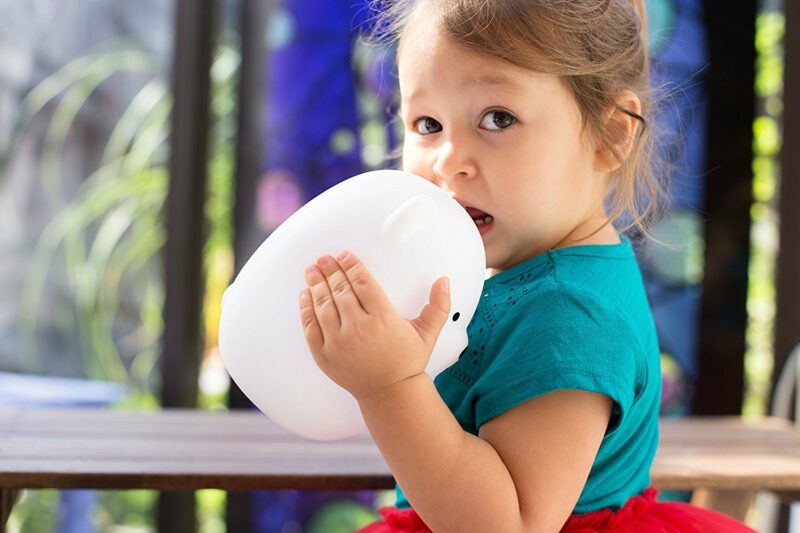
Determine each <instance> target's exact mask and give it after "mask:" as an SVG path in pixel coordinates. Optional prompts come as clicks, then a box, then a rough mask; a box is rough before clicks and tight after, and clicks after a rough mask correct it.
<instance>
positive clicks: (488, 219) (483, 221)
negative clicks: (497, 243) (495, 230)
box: [475, 215, 494, 226]
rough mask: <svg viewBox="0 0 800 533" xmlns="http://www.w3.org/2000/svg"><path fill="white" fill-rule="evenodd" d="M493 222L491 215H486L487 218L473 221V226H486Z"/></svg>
mask: <svg viewBox="0 0 800 533" xmlns="http://www.w3.org/2000/svg"><path fill="white" fill-rule="evenodd" d="M493 220H494V217H493V216H492V215H487V216H485V217H483V218H478V219H475V224H478V225H479V226H480V225H482V224H488V223H490V222H491V221H493Z"/></svg>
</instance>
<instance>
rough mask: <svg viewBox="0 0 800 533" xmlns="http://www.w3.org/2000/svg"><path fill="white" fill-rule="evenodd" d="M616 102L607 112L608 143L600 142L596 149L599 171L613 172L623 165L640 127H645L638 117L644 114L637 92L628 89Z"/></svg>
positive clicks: (595, 162)
mask: <svg viewBox="0 0 800 533" xmlns="http://www.w3.org/2000/svg"><path fill="white" fill-rule="evenodd" d="M614 104H615V105H614V106H613V107H611V108H610V109H609V110H608V111H607V112H606V118H605V128H604V137H605V139H606V143H599V144H598V145H597V148H596V150H595V158H594V170H595V172H599V173H607V172H612V171H614V170H616V169H618V168H619V167H620V166H621V165H622V162H623V161H625V159H627V158H628V154H630V152H631V149H632V148H633V142H634V140H635V139H636V137H637V135H639V131H640V128H643V127H644V124H641V123H640V121H639V119H638V118H637V116H640V115H641V114H642V103H641V101H640V100H639V97H638V96H636V93H634V92H633V91H631V90H628V89H626V90H624V91H622V93H620V94H619V96H617V98H616V100H615V101H614ZM633 115H636V116H633ZM612 148H613V150H612ZM614 152H616V154H615V153H614Z"/></svg>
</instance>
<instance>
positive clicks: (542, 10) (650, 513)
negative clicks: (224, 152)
mask: <svg viewBox="0 0 800 533" xmlns="http://www.w3.org/2000/svg"><path fill="white" fill-rule="evenodd" d="M384 4H385V3H384ZM390 15H391V20H393V21H394V22H395V23H396V24H397V35H398V36H399V45H398V75H399V83H400V92H401V111H400V116H401V118H402V120H403V123H404V125H405V138H404V144H403V166H404V169H405V170H408V171H410V172H413V173H416V174H419V175H420V176H423V177H424V178H426V179H428V180H430V181H431V182H433V183H435V184H436V185H438V186H439V187H441V188H442V189H444V190H445V191H447V192H448V193H449V194H451V195H452V196H453V198H455V199H456V200H457V201H458V202H459V203H461V204H462V205H463V206H464V208H465V209H466V210H467V211H468V212H469V214H470V215H471V216H472V218H473V219H474V220H475V223H476V225H477V228H478V230H479V231H480V234H481V236H482V238H483V243H484V246H485V250H486V259H487V265H488V266H489V267H490V268H491V269H492V273H493V275H492V276H491V277H490V278H489V279H487V280H486V282H485V285H484V289H483V297H482V298H481V301H480V304H479V307H478V309H477V310H476V313H475V317H474V319H473V321H472V322H471V323H470V325H469V328H468V333H469V339H470V340H469V346H468V347H467V349H466V350H464V352H463V353H462V354H461V356H460V359H459V360H458V362H457V363H455V364H454V365H453V366H452V367H450V368H449V369H448V370H446V371H445V372H443V373H442V374H440V375H439V376H438V377H437V378H436V380H435V382H434V381H433V380H431V378H430V377H429V376H428V375H427V374H426V373H425V372H424V369H425V367H426V364H427V362H428V358H429V356H430V354H431V351H432V348H433V345H434V343H435V341H436V338H437V335H438V333H439V331H440V330H441V328H442V326H443V324H444V323H445V321H446V320H448V319H449V318H450V317H449V313H450V298H449V286H448V281H447V279H444V278H443V279H440V280H438V281H437V282H436V283H435V284H434V285H433V287H432V289H431V293H430V302H429V303H428V304H427V305H426V306H425V307H424V308H423V309H422V311H421V314H420V316H419V317H417V318H416V319H414V320H406V319H404V318H402V317H400V316H399V315H398V314H397V312H396V311H395V310H394V308H393V307H392V305H391V304H390V303H389V301H388V300H387V298H386V296H385V295H384V293H383V291H382V289H381V288H380V287H379V286H378V284H377V283H376V282H375V280H374V279H373V278H372V277H371V276H370V274H369V272H368V271H367V269H366V268H365V267H364V265H363V264H362V263H361V262H360V261H359V260H358V258H357V257H355V256H354V255H353V254H352V253H347V252H342V253H340V254H339V255H338V256H337V257H332V256H329V255H326V256H323V257H320V258H319V259H318V260H317V262H316V263H315V264H314V265H311V266H309V268H308V269H307V270H306V280H307V284H308V288H307V289H305V290H304V291H303V292H302V293H301V295H300V310H301V318H302V321H303V327H304V332H305V335H306V339H307V342H308V344H309V347H310V348H311V351H312V353H313V354H314V357H315V360H316V362H317V364H318V365H319V366H320V368H321V369H322V370H323V371H324V372H325V373H326V374H327V375H328V376H330V377H331V379H333V380H334V381H336V382H337V383H338V384H340V385H341V386H342V387H344V388H345V389H347V390H348V391H349V392H350V393H352V394H353V396H354V397H355V398H356V399H357V400H358V402H359V406H360V408H361V411H362V413H363V416H364V419H365V421H366V423H367V426H368V428H369V431H370V433H371V434H372V436H373V438H374V439H375V442H376V443H377V445H378V447H379V448H380V450H381V453H382V454H383V456H384V458H385V459H386V461H387V463H388V465H389V467H390V469H391V471H392V473H393V474H394V476H395V479H396V480H397V483H398V487H397V496H398V497H397V503H396V508H386V509H382V510H381V513H382V514H383V515H384V520H383V521H381V522H378V523H375V524H373V525H371V526H368V527H367V528H365V529H364V530H363V531H365V532H390V531H409V532H411V531H414V532H418V531H436V532H458V533H461V532H470V531H476V532H487V531H499V532H518V531H519V532H522V531H531V532H537V533H538V532H555V531H559V530H561V531H583V532H589V531H615V532H647V531H664V532H671V531H728V532H736V531H752V530H750V529H749V528H747V527H745V526H744V525H741V524H739V523H737V522H735V521H734V520H732V519H730V518H728V517H726V516H724V515H722V514H719V513H715V512H711V511H705V510H702V509H699V508H696V507H692V506H689V505H686V504H676V503H657V502H656V501H655V491H654V490H653V489H651V488H648V487H649V485H650V478H649V470H650V464H651V462H652V459H653V456H654V454H655V451H656V445H657V442H658V408H659V401H660V392H661V389H660V385H661V374H660V368H659V347H658V342H657V339H656V333H655V328H654V325H653V322H652V317H651V314H650V310H649V307H648V303H647V298H646V296H645V293H644V289H643V286H642V281H641V276H640V273H639V269H638V267H637V265H636V261H635V258H634V254H633V251H632V248H631V244H630V242H629V241H628V240H627V238H625V237H624V236H622V234H621V231H622V229H620V230H618V229H616V228H615V226H614V223H615V221H618V220H619V218H620V216H622V215H623V214H624V215H626V216H627V217H628V218H629V219H630V220H631V221H632V225H633V226H637V227H639V229H641V230H645V231H646V227H645V224H646V221H647V219H648V217H649V215H650V214H651V213H652V212H653V210H654V209H656V208H657V206H658V202H659V199H660V197H659V193H660V190H661V189H660V187H659V185H658V181H657V180H656V179H655V177H654V175H653V172H652V170H651V161H650V160H649V154H650V147H651V142H652V138H651V133H650V129H649V128H648V123H647V120H648V119H647V118H646V117H649V116H650V107H651V104H650V90H649V87H648V63H647V50H646V46H645V43H646V41H645V30H644V11H643V7H642V4H641V0H637V1H632V0H546V1H545V0H415V1H402V0H401V1H399V2H396V3H394V4H393V6H392V7H391V10H390ZM642 198H649V200H650V202H649V203H645V205H642V202H641V200H642Z"/></svg>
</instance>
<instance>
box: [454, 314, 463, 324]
mask: <svg viewBox="0 0 800 533" xmlns="http://www.w3.org/2000/svg"><path fill="white" fill-rule="evenodd" d="M460 316H461V313H456V314H454V315H453V322H455V321H456V320H458V319H459V317H460Z"/></svg>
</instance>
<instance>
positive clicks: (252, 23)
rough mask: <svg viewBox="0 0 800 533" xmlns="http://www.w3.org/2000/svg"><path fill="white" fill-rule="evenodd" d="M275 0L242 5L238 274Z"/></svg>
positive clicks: (248, 222) (230, 526) (259, 164)
mask: <svg viewBox="0 0 800 533" xmlns="http://www.w3.org/2000/svg"><path fill="white" fill-rule="evenodd" d="M271 4H272V1H271V0H241V2H240V4H239V15H240V24H239V28H240V35H241V43H242V61H241V68H240V71H239V72H240V76H239V115H238V128H237V134H236V137H237V139H236V161H235V167H236V171H235V174H234V175H235V176H236V180H235V189H236V190H235V198H236V208H235V209H234V214H233V226H234V238H233V250H234V258H235V265H234V269H235V271H236V273H237V274H238V272H239V271H240V270H241V269H242V267H243V266H244V263H245V262H246V261H247V259H248V258H249V257H250V255H252V253H253V252H254V251H255V249H256V247H257V246H258V244H259V243H260V241H261V235H259V234H258V228H257V227H256V224H255V220H256V216H255V210H256V187H257V185H258V179H259V176H260V175H261V169H262V168H263V164H264V161H263V160H262V154H263V149H262V148H263V146H264V143H263V142H262V132H263V127H264V124H263V116H264V114H263V112H262V111H263V103H264V101H265V93H264V91H265V90H266V87H265V83H264V76H265V73H266V51H265V49H264V34H265V32H266V26H267V16H268V13H269V10H270V8H271ZM228 405H229V407H230V408H232V409H252V408H253V404H252V403H251V402H250V400H248V399H247V397H246V396H245V395H244V394H243V393H242V391H241V389H239V387H237V386H236V384H235V383H233V382H231V386H230V392H229V393H228ZM226 514H227V516H226V523H227V530H228V531H237V532H238V531H241V532H243V533H244V532H247V531H251V530H252V529H253V528H252V525H251V516H252V506H251V504H250V493H249V492H229V493H228V500H227V513H226Z"/></svg>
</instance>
